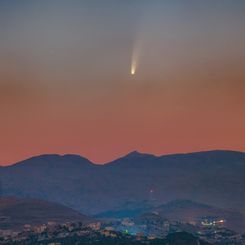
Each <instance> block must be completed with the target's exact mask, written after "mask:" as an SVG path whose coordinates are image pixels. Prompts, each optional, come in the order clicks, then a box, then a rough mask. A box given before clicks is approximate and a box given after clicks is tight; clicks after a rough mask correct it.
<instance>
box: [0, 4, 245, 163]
mask: <svg viewBox="0 0 245 245" xmlns="http://www.w3.org/2000/svg"><path fill="white" fill-rule="evenodd" d="M244 23H245V1H244V0H192V1H191V0H190V1H189V0H186V1H183V0H166V1H165V0H123V1H119V0H118V1H117V0H111V1H109V0H86V1H85V0H66V1H65V0H39V1H38V0H36V1H35V0H32V1H31V0H29V1H27V0H22V1H19V0H1V1H0V164H2V165H5V164H9V163H13V162H15V161H18V160H21V159H24V158H27V157H30V156H33V155H39V154H43V153H60V154H65V153H76V154H81V155H83V156H86V157H88V158H89V159H91V160H93V161H95V162H98V163H103V162H105V161H108V160H112V159H114V158H116V157H118V156H120V155H123V154H125V153H127V152H129V151H132V150H139V151H142V152H151V153H155V154H165V153H176V152H191V151H201V150H210V149H232V150H241V151H245V141H244V139H245V28H244ZM131 64H133V66H135V68H136V72H135V75H134V76H132V75H131V74H130V72H131Z"/></svg>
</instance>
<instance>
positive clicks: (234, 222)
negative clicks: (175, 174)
mask: <svg viewBox="0 0 245 245" xmlns="http://www.w3.org/2000/svg"><path fill="white" fill-rule="evenodd" d="M155 211H157V212H158V213H159V215H160V216H161V217H163V218H165V219H168V220H170V221H180V222H185V223H191V222H193V221H195V222H197V221H200V220H202V219H205V218H207V217H210V218H211V217H213V218H216V219H217V220H225V223H224V226H225V227H226V228H228V229H231V230H234V231H238V232H244V231H245V216H244V215H242V214H241V213H239V212H237V211H233V210H225V209H220V208H217V207H212V206H209V205H205V204H201V203H197V202H193V201H189V200H176V201H172V202H169V203H167V204H164V205H161V206H160V207H158V208H156V209H155Z"/></svg>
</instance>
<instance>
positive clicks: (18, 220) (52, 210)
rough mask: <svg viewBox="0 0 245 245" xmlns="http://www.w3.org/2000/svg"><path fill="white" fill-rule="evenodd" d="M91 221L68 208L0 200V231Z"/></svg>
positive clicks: (23, 199) (25, 200)
mask: <svg viewBox="0 0 245 245" xmlns="http://www.w3.org/2000/svg"><path fill="white" fill-rule="evenodd" d="M90 220H91V219H90V218H88V217H87V216H85V215H82V214H80V213H78V212H77V211H74V210H72V209H70V208H67V207H65V206H62V205H60V204H56V203H50V202H46V201H41V200H35V199H27V198H14V197H6V198H0V229H16V230H21V229H23V226H24V225H25V224H30V225H41V224H46V223H48V222H56V223H65V222H84V223H86V222H89V221H90Z"/></svg>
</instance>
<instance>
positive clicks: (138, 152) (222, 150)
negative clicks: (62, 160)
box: [0, 149, 245, 168]
mask: <svg viewBox="0 0 245 245" xmlns="http://www.w3.org/2000/svg"><path fill="white" fill-rule="evenodd" d="M208 152H235V153H243V154H245V152H244V151H241V150H229V149H213V150H211V149H210V150H200V151H188V152H176V153H164V154H153V153H149V152H141V151H138V150H133V151H130V152H128V153H125V154H123V155H120V156H118V157H116V158H113V159H112V160H110V161H106V162H104V163H99V162H97V163H96V162H94V161H91V160H90V159H89V158H88V157H86V156H83V155H80V154H76V153H65V154H60V153H48V154H47V153H43V154H37V155H33V156H30V157H26V158H24V159H22V160H19V161H16V162H13V163H9V164H6V165H2V164H0V167H1V168H2V167H3V168H4V167H10V166H14V165H17V164H19V163H22V162H24V161H27V160H30V159H33V158H38V157H43V156H59V157H64V156H77V157H81V158H84V159H86V160H88V161H89V162H90V163H91V164H94V165H98V166H103V165H107V164H109V163H112V162H114V161H116V160H119V159H121V158H124V157H127V156H129V155H130V154H133V153H136V154H139V155H151V156H154V157H164V156H173V155H188V154H198V153H208Z"/></svg>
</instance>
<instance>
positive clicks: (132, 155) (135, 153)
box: [123, 151, 154, 158]
mask: <svg viewBox="0 0 245 245" xmlns="http://www.w3.org/2000/svg"><path fill="white" fill-rule="evenodd" d="M149 156H151V157H154V155H152V154H148V153H142V152H139V151H132V152H129V153H128V154H127V155H126V156H124V157H123V158H141V157H149Z"/></svg>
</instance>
